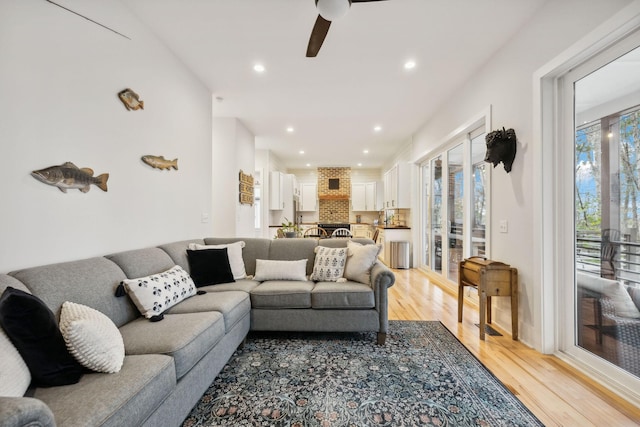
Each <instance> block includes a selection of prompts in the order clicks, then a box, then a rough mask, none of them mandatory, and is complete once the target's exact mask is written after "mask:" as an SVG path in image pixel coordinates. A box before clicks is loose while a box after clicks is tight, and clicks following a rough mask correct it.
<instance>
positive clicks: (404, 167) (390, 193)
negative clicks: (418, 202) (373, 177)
mask: <svg viewBox="0 0 640 427" xmlns="http://www.w3.org/2000/svg"><path fill="white" fill-rule="evenodd" d="M384 208H385V209H394V208H411V166H410V165H409V164H408V163H397V164H395V165H394V166H393V167H392V168H391V169H389V170H388V171H387V172H385V174H384Z"/></svg>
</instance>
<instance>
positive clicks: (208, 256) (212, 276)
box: [187, 248, 235, 287]
mask: <svg viewBox="0 0 640 427" xmlns="http://www.w3.org/2000/svg"><path fill="white" fill-rule="evenodd" d="M187 259H188V260H189V269H190V271H191V277H192V278H193V281H194V283H195V284H196V286H197V287H200V286H208V285H217V284H218V283H229V282H234V281H235V280H234V279H233V272H232V271H231V265H230V264H229V256H228V252H227V248H222V249H202V250H191V249H187Z"/></svg>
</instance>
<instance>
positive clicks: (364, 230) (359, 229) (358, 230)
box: [351, 224, 373, 239]
mask: <svg viewBox="0 0 640 427" xmlns="http://www.w3.org/2000/svg"><path fill="white" fill-rule="evenodd" d="M351 232H352V233H353V237H362V238H365V239H370V238H371V237H372V236H373V233H372V232H371V226H370V225H368V224H351Z"/></svg>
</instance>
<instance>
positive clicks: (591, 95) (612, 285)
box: [573, 48, 640, 377]
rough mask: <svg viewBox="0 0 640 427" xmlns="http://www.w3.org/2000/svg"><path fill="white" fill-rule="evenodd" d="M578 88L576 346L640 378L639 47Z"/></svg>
mask: <svg viewBox="0 0 640 427" xmlns="http://www.w3.org/2000/svg"><path fill="white" fill-rule="evenodd" d="M573 90H574V100H575V101H574V119H575V125H574V149H573V151H574V156H573V162H574V165H573V166H574V186H575V191H574V218H575V219H574V221H575V230H574V255H575V256H574V259H575V289H574V310H575V316H574V317H575V325H574V331H573V332H574V336H575V345H576V346H577V347H579V348H581V349H583V350H585V351H587V352H589V353H590V354H592V355H594V356H596V357H599V358H602V359H604V360H606V361H608V362H609V363H611V364H613V365H615V366H617V367H619V368H621V369H623V370H625V371H627V372H628V373H630V374H632V375H634V376H636V377H640V238H639V229H640V220H639V218H640V96H639V95H638V94H640V48H636V49H634V50H632V51H630V52H628V53H626V54H625V55H623V56H621V57H619V58H617V59H615V60H613V61H611V62H609V63H607V64H606V65H604V66H598V67H596V69H595V71H592V72H589V73H588V74H586V75H584V76H582V77H580V78H576V80H575V83H574V87H573Z"/></svg>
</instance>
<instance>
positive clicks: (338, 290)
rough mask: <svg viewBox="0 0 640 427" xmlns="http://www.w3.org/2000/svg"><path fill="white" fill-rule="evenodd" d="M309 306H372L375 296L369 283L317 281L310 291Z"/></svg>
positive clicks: (347, 307)
mask: <svg viewBox="0 0 640 427" xmlns="http://www.w3.org/2000/svg"><path fill="white" fill-rule="evenodd" d="M311 307H312V308H317V309H326V308H334V309H335V308H345V309H358V308H363V309H364V308H374V307H375V296H374V294H373V289H371V287H370V286H369V285H365V284H363V283H356V282H346V283H335V282H318V283H316V286H315V287H314V288H313V291H311Z"/></svg>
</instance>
